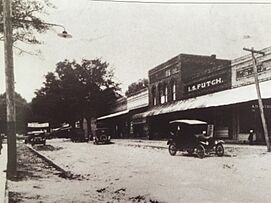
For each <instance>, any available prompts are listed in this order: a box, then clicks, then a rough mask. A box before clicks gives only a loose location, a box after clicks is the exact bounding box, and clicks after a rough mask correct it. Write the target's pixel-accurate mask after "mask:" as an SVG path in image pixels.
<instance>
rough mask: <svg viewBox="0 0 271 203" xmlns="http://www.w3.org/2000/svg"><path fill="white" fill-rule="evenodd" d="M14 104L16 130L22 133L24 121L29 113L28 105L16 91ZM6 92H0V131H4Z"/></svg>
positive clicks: (24, 126) (25, 121)
mask: <svg viewBox="0 0 271 203" xmlns="http://www.w3.org/2000/svg"><path fill="white" fill-rule="evenodd" d="M15 106H16V131H17V133H24V132H25V129H26V123H27V122H28V119H29V115H30V106H29V104H28V103H27V102H26V100H25V99H24V98H22V96H21V95H20V94H18V93H15ZM6 115H7V113H6V94H5V93H4V94H0V132H1V133H2V132H5V131H6Z"/></svg>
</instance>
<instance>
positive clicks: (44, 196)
mask: <svg viewBox="0 0 271 203" xmlns="http://www.w3.org/2000/svg"><path fill="white" fill-rule="evenodd" d="M37 150H38V151H39V152H40V153H42V154H43V155H46V156H47V157H49V158H50V159H51V160H53V161H54V162H55V163H57V164H58V165H60V166H61V167H62V168H65V169H66V170H68V171H71V173H72V174H73V177H75V178H74V179H63V178H61V177H59V174H57V172H55V173H52V174H50V175H49V174H47V173H46V172H42V174H45V176H47V177H46V178H42V179H41V180H39V179H38V181H36V182H35V180H33V179H32V178H31V180H30V181H32V183H31V184H32V188H30V186H29V188H28V189H26V190H28V191H23V190H22V189H21V186H19V185H20V184H21V183H22V185H24V184H26V182H28V183H27V184H28V185H29V181H28V180H26V181H22V182H20V183H19V182H14V183H12V184H13V185H12V187H11V188H12V189H13V190H14V191H17V192H18V193H22V192H25V194H26V193H27V192H28V193H29V192H31V193H33V194H36V195H39V199H40V201H44V202H73V201H74V202H172V203H175V202H227V203H228V202H270V198H271V194H270V191H271V184H270V180H269V178H270V177H271V165H270V162H271V154H267V153H266V152H265V149H263V148H257V147H253V148H232V147H228V148H227V147H226V153H227V156H225V157H222V158H221V157H215V156H211V157H206V158H205V159H198V158H196V157H194V156H185V155H183V154H178V155H177V156H174V157H172V156H170V155H169V154H168V152H167V150H163V149H153V148H142V147H132V146H123V145H117V144H110V145H93V144H91V143H71V142H70V141H65V140H52V141H49V142H48V146H46V147H45V148H43V147H41V148H37ZM41 168H44V167H41ZM41 170H43V169H41ZM42 176H44V175H42ZM33 181H34V182H33ZM31 184H30V185H31ZM33 185H35V187H34V186H33ZM31 189H32V190H36V191H31ZM27 202H29V201H27ZM33 202H34V201H33Z"/></svg>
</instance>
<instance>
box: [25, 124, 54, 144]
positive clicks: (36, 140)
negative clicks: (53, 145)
mask: <svg viewBox="0 0 271 203" xmlns="http://www.w3.org/2000/svg"><path fill="white" fill-rule="evenodd" d="M49 129H50V126H49V123H38V122H32V123H27V133H26V138H25V144H31V145H36V144H42V145H45V144H46V139H47V137H48V136H49Z"/></svg>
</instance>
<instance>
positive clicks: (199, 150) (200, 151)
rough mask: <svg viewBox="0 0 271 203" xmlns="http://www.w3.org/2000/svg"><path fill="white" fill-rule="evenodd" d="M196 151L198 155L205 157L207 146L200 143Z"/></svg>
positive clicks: (201, 157)
mask: <svg viewBox="0 0 271 203" xmlns="http://www.w3.org/2000/svg"><path fill="white" fill-rule="evenodd" d="M196 152H197V156H198V157H199V158H200V159H203V158H204V157H205V148H204V146H203V145H201V144H200V145H199V146H197V149H196Z"/></svg>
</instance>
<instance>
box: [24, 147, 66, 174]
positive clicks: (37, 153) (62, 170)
mask: <svg viewBox="0 0 271 203" xmlns="http://www.w3.org/2000/svg"><path fill="white" fill-rule="evenodd" d="M27 147H28V148H29V149H30V150H31V151H32V152H34V153H35V154H36V155H37V156H38V157H40V158H42V159H43V160H45V161H46V162H47V163H48V164H50V165H52V166H53V167H54V168H55V169H57V170H58V171H60V172H62V173H63V174H70V171H66V170H65V169H63V168H62V167H60V166H59V165H57V164H56V163H54V162H53V161H52V160H51V159H49V158H48V157H46V156H44V155H42V154H41V153H39V152H38V151H37V150H35V149H33V148H32V147H30V146H27Z"/></svg>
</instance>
